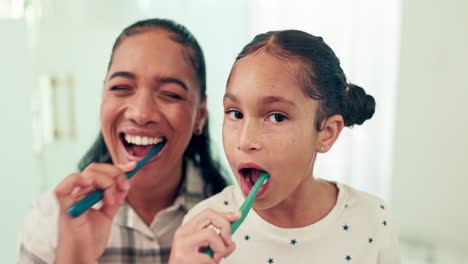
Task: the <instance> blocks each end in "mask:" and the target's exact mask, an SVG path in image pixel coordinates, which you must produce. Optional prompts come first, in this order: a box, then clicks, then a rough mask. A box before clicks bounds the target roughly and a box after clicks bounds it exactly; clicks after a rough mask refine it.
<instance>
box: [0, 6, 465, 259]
mask: <svg viewBox="0 0 468 264" xmlns="http://www.w3.org/2000/svg"><path fill="white" fill-rule="evenodd" d="M467 11H468V1H466V0H448V1H443V2H442V1H437V0H427V1H423V0H402V1H401V2H400V1H396V0H394V1H385V3H384V2H376V1H370V0H355V1H346V0H330V1H317V0H314V1H298V0H291V1H287V2H286V3H284V1H279V0H270V1H265V0H263V1H261V0H250V1H248V0H238V1H219V0H198V1H197V0H174V1H159V0H158V1H150V0H138V1H135V0H133V1H131V0H119V1H115V0H100V1H91V0H69V1H63V0H61V1H60V0H28V1H26V0H22V1H18V0H0V36H1V41H0V84H1V85H2V88H1V94H2V96H1V99H0V110H1V112H2V113H3V114H4V115H3V118H2V121H3V122H2V127H1V129H0V138H2V139H3V140H2V143H1V151H0V160H1V163H0V164H1V165H2V166H1V167H2V168H3V185H2V186H3V191H2V192H1V193H0V201H1V205H0V208H1V210H2V211H1V212H2V217H1V227H2V228H3V230H2V231H3V232H2V233H1V234H2V235H1V236H0V248H1V251H0V252H2V253H3V254H2V258H3V260H2V263H14V262H15V247H16V242H17V236H18V233H19V230H20V229H21V225H22V222H23V218H24V215H25V212H26V210H27V207H28V205H29V203H30V202H31V200H32V199H34V198H35V197H37V196H38V195H39V194H40V193H43V192H45V191H49V190H51V189H52V188H53V186H55V184H57V182H58V181H60V179H62V178H63V177H65V176H66V175H68V174H69V173H71V172H73V171H75V170H76V165H77V162H78V160H79V159H80V157H81V156H82V155H83V154H84V153H85V151H86V150H87V149H88V148H89V146H90V145H91V143H92V141H93V140H94V138H95V137H96V135H97V133H98V131H99V104H100V99H101V89H102V84H103V79H104V76H105V72H106V66H107V63H108V60H109V57H110V51H111V47H112V44H113V41H114V40H115V38H116V37H117V35H118V34H119V33H120V31H121V30H122V29H123V28H124V27H125V26H127V25H129V24H130V23H133V22H135V21H136V20H139V19H143V18H149V17H164V18H171V19H174V20H176V21H177V22H179V23H182V24H184V25H185V26H187V27H188V28H189V30H191V31H192V33H194V35H195V36H196V37H197V39H198V40H199V42H200V44H201V46H202V48H203V50H204V53H205V56H206V60H207V73H208V96H209V100H208V107H209V111H210V118H211V134H212V135H213V143H214V148H215V150H216V152H217V155H218V157H219V158H220V159H221V160H222V161H223V162H224V164H226V162H225V158H224V154H223V152H222V143H221V125H222V118H223V111H222V101H221V99H222V95H223V94H224V88H225V82H226V79H227V75H228V73H229V70H230V67H231V65H232V63H233V60H234V58H235V56H236V55H237V53H238V52H239V51H240V49H241V48H242V47H243V45H245V44H246V43H247V42H248V41H250V40H251V38H252V37H253V36H254V35H256V34H258V33H260V32H263V31H266V30H274V29H284V28H298V29H302V30H305V31H308V32H310V33H312V34H316V35H320V36H323V37H324V39H325V41H326V42H327V43H329V44H330V46H331V47H332V48H333V49H334V50H335V52H336V53H337V55H338V57H339V58H340V59H341V61H342V64H343V68H344V70H345V72H346V73H347V75H348V79H349V81H352V82H355V83H357V84H359V85H362V86H363V87H364V88H365V89H366V90H367V91H368V92H370V93H371V94H373V95H374V96H375V97H376V100H377V103H378V108H377V112H376V115H375V116H374V118H373V119H372V120H371V121H370V122H367V123H366V124H365V125H364V126H362V127H355V128H353V129H351V130H346V131H345V132H344V133H343V136H342V137H341V138H340V140H339V141H338V142H337V145H336V146H335V147H334V149H332V151H331V152H330V153H329V154H327V155H324V156H323V157H319V162H318V164H319V165H318V167H317V170H316V175H319V177H322V178H327V179H332V180H339V181H343V182H346V183H348V184H351V185H353V186H355V187H357V188H359V189H362V190H365V191H368V192H371V193H374V194H376V195H379V196H381V197H383V198H384V199H386V200H387V201H388V202H389V203H390V206H391V208H392V209H393V212H394V215H395V219H396V221H397V224H398V226H399V231H400V238H401V243H402V256H403V263H411V264H419V263H421V264H422V263H424V264H435V263H436V264H442V263H443V264H451V263H457V264H458V263H468V253H467V250H468V238H467V236H468V225H467V223H468V211H467V210H466V209H468V207H467V206H466V204H468V198H467V197H466V194H465V193H464V191H465V189H466V186H468V165H467V164H468V158H467V154H468V153H467V148H468V136H467V135H468V125H467V122H466V120H468V118H467V117H466V116H465V115H466V113H467V111H466V110H465V109H464V105H466V102H465V101H466V100H467V98H468V80H467V79H466V76H467V74H468V71H467V66H466V61H468V48H466V47H468V31H467V30H466V28H467V27H468V16H467V15H466V14H467ZM226 168H227V167H226Z"/></svg>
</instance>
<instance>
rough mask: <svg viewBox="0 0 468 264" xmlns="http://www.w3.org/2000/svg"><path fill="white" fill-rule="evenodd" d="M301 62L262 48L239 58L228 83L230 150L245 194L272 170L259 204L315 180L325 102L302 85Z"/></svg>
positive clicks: (276, 201) (271, 203)
mask: <svg viewBox="0 0 468 264" xmlns="http://www.w3.org/2000/svg"><path fill="white" fill-rule="evenodd" d="M298 66H299V63H287V62H282V61H280V60H279V59H277V58H275V57H273V56H271V55H268V54H266V53H265V52H263V51H260V52H257V53H254V54H251V55H248V56H247V57H244V58H242V59H240V60H238V61H237V62H236V63H235V65H234V67H233V69H232V72H231V76H230V80H229V82H228V85H227V88H226V93H225V95H224V110H225V115H224V123H223V143H224V151H225V152H226V155H227V159H228V161H229V165H230V166H231V169H232V171H233V173H234V175H235V177H236V179H237V181H238V183H239V185H240V187H241V189H242V192H243V194H244V195H247V193H248V192H249V191H250V189H251V188H252V185H253V182H255V180H256V179H257V178H258V176H259V175H260V174H261V171H265V172H267V173H268V174H269V175H270V180H269V181H268V182H267V183H266V184H265V185H263V186H262V188H261V189H260V191H259V193H258V195H257V199H256V201H255V204H254V207H255V208H256V209H260V210H263V209H270V208H274V207H275V206H278V205H281V203H283V202H285V201H288V200H290V199H294V195H296V194H298V193H300V192H303V191H304V189H303V188H304V187H303V186H306V185H307V182H308V181H312V180H313V178H312V168H313V164H314V159H315V153H316V152H315V150H316V149H317V142H318V137H319V133H318V132H317V131H316V129H315V126H314V120H315V112H316V110H317V107H318V106H319V105H318V101H315V100H312V99H311V98H310V97H308V96H307V95H305V94H304V93H303V91H302V89H301V87H300V86H299V83H298V81H297V79H296V69H297V67H298Z"/></svg>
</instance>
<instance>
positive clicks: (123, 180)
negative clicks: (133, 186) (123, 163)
mask: <svg viewBox="0 0 468 264" xmlns="http://www.w3.org/2000/svg"><path fill="white" fill-rule="evenodd" d="M116 184H117V190H118V191H120V192H124V191H128V190H129V189H130V181H129V180H128V179H127V177H126V176H125V175H124V174H121V175H119V176H117V179H116Z"/></svg>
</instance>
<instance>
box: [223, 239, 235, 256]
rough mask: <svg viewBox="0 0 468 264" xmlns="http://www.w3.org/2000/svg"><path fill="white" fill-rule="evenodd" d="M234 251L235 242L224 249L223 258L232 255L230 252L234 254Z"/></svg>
mask: <svg viewBox="0 0 468 264" xmlns="http://www.w3.org/2000/svg"><path fill="white" fill-rule="evenodd" d="M235 249H236V243H235V242H232V243H231V244H230V245H229V246H228V247H227V248H226V255H225V256H224V258H226V257H228V256H229V255H231V254H232V252H234V250H235Z"/></svg>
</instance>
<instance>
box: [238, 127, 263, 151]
mask: <svg viewBox="0 0 468 264" xmlns="http://www.w3.org/2000/svg"><path fill="white" fill-rule="evenodd" d="M238 136H239V137H238V144H237V149H238V150H240V151H243V152H253V151H258V150H261V149H262V143H261V133H260V129H259V128H256V127H255V125H254V124H253V123H252V122H244V125H243V127H242V128H241V130H240V135H238Z"/></svg>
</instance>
